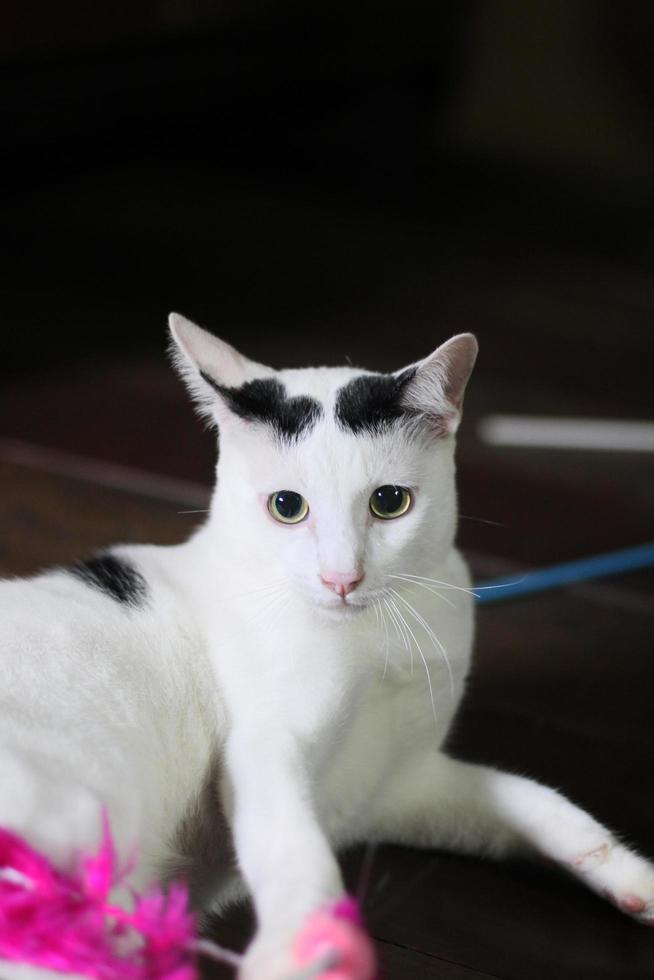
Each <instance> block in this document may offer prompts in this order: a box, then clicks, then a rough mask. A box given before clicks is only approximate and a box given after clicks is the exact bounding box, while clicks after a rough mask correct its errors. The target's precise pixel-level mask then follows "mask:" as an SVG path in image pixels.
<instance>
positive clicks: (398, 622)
mask: <svg viewBox="0 0 654 980" xmlns="http://www.w3.org/2000/svg"><path fill="white" fill-rule="evenodd" d="M384 592H386V593H388V589H384ZM384 605H385V606H386V608H387V609H388V615H389V616H390V617H391V622H392V623H393V625H394V627H395V630H396V632H397V635H398V637H399V638H400V641H401V643H402V645H403V647H404V649H405V650H406V651H407V653H408V654H409V656H410V658H411V673H412V674H413V647H412V646H411V643H410V642H409V634H408V633H407V631H406V627H405V624H404V623H403V622H402V619H401V617H399V616H398V615H397V609H396V608H395V604H394V602H393V600H392V599H390V600H389V599H384Z"/></svg>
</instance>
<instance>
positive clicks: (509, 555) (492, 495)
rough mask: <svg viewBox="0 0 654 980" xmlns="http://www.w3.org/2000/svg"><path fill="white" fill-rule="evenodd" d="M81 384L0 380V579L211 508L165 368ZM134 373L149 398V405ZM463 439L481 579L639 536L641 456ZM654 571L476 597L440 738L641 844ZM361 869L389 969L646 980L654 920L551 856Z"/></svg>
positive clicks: (652, 959) (191, 433) (468, 530)
mask: <svg viewBox="0 0 654 980" xmlns="http://www.w3.org/2000/svg"><path fill="white" fill-rule="evenodd" d="M112 372H113V373H112ZM137 379H138V383H137ZM79 385H81V388H78V389H75V388H74V386H73V390H72V391H71V387H70V384H69V385H60V386H59V387H57V385H56V384H55V385H53V387H52V388H50V389H48V390H47V392H45V393H44V387H43V384H42V382H39V384H38V385H35V386H34V388H30V385H29V383H27V382H24V381H23V382H21V383H20V384H16V385H14V386H12V385H7V386H6V387H5V389H4V391H3V392H2V393H1V394H0V419H1V420H2V423H1V425H0V574H2V575H13V574H28V573H30V572H33V571H36V570H37V569H39V568H41V567H43V566H44V565H48V564H50V563H55V562H63V561H68V560H70V559H73V558H76V557H79V556H81V555H84V554H86V553H88V552H89V551H92V550H93V549H95V548H97V547H99V546H102V545H104V544H108V543H110V542H112V541H116V540H122V541H125V540H133V541H155V542H160V543H168V542H175V541H180V540H182V539H183V538H184V537H185V536H186V535H187V534H188V533H189V531H190V529H191V528H192V527H194V526H195V525H196V524H197V523H198V521H200V520H201V519H202V515H201V514H198V513H188V511H198V510H201V509H202V507H203V505H204V501H205V500H206V496H207V487H208V480H209V478H210V471H211V465H212V450H211V442H210V439H208V438H207V437H206V435H204V434H202V433H201V431H200V427H199V426H198V425H197V424H196V422H195V420H194V419H193V418H192V416H191V412H190V411H189V410H188V409H187V408H186V407H185V406H184V398H183V395H182V394H181V391H180V390H179V388H178V387H177V386H176V384H175V382H174V381H172V379H170V380H164V373H163V368H161V367H158V366H156V365H151V364H150V365H144V366H142V367H141V368H140V369H139V371H138V372H136V373H135V372H134V371H133V370H132V369H126V368H121V367H120V366H118V367H115V368H113V369H111V371H107V370H105V369H103V370H102V371H101V370H98V371H97V372H96V374H95V375H94V376H93V377H89V376H88V374H85V376H84V377H83V379H82V380H80V382H79ZM144 387H145V389H146V390H147V391H148V392H150V393H151V394H152V393H154V392H156V395H157V399H156V404H151V405H150V407H148V406H147V405H145V404H144V400H143V390H144ZM482 387H483V384H482ZM80 392H82V393H83V395H84V399H83V404H84V407H85V410H84V412H83V413H82V415H83V417H78V418H77V424H76V430H75V440H74V442H72V441H71V439H70V435H69V433H70V427H69V425H68V421H67V420H68V416H69V413H73V411H74V409H73V406H74V405H75V406H77V414H78V416H79V414H80V413H79V404H80V401H79V399H80ZM35 399H37V403H38V405H40V406H41V409H42V411H38V410H37V409H35V408H34V405H35ZM45 400H47V409H46V407H45ZM107 402H110V403H111V406H112V411H111V413H110V415H111V417H110V418H108V417H107V415H108V413H107V412H106V410H105V408H106V403H107ZM28 406H29V410H28ZM137 406H140V408H139V411H135V407H137ZM71 418H72V414H71ZM26 419H27V420H28V421H27V422H26V421H25V420H26ZM30 419H31V421H29V420H30ZM162 419H163V420H164V423H165V424H162ZM473 431H474V411H473V418H472V419H471V421H470V424H469V432H468V435H467V436H466V437H465V438H464V440H463V445H462V452H461V467H460V483H461V511H462V514H463V515H464V518H463V519H462V521H461V540H462V543H463V545H464V547H465V549H466V552H467V554H468V555H469V557H470V560H471V562H472V565H473V569H474V571H475V574H476V576H477V578H478V579H481V578H485V577H488V576H490V575H492V574H495V573H497V572H502V571H506V570H510V569H518V568H519V569H524V568H525V567H529V565H530V564H533V563H540V562H542V563H547V562H553V561H556V560H560V559H563V558H569V557H570V558H571V557H576V556H579V555H582V554H584V553H592V552H597V551H600V550H602V549H604V548H609V547H617V546H620V545H628V544H636V543H638V542H639V541H641V540H645V539H646V537H647V535H648V534H649V536H650V537H651V530H652V523H651V482H650V483H649V487H648V483H647V481H648V480H650V481H651V475H652V474H651V464H649V463H648V464H646V463H645V462H643V460H642V459H639V458H636V457H631V456H629V455H625V456H624V457H623V458H622V459H621V460H620V462H619V465H617V464H616V463H615V462H607V461H606V460H605V461H602V459H601V458H592V459H580V458H575V457H574V456H565V455H556V454H554V455H552V454H549V455H548V456H547V458H546V459H544V457H542V456H541V455H539V454H538V453H533V452H532V453H531V454H530V453H527V452H524V451H522V452H510V451H503V452H502V451H499V450H494V451H492V452H491V451H489V450H488V449H485V448H484V447H483V446H481V445H480V444H478V443H476V441H475V440H474V438H473V436H472V433H473ZM136 463H138V464H139V465H138V468H136V469H135V464H136ZM157 474H159V475H157ZM485 521H493V522H496V523H493V524H488V523H484V522H485ZM652 584H653V578H652V575H651V573H646V572H641V573H636V574H631V575H629V576H624V577H622V578H620V579H614V580H611V581H606V582H603V583H596V584H593V585H591V584H586V585H583V586H582V585H579V586H576V587H574V588H570V589H567V590H566V591H563V592H556V593H555V592H552V593H548V594H542V595H536V596H533V597H532V598H529V599H523V600H521V601H509V602H505V603H501V604H498V605H496V606H488V607H484V608H482V609H481V610H480V613H479V618H478V642H477V658H476V666H475V670H474V673H473V677H472V681H471V684H470V691H469V695H468V697H467V699H466V701H465V704H464V707H463V710H462V712H461V714H460V717H459V720H458V724H457V725H456V728H455V731H454V733H453V735H452V739H451V751H452V752H453V753H455V754H457V755H459V756H461V757H464V758H466V759H471V760H478V761H483V762H488V763H492V764H496V765H499V766H503V767H505V768H508V769H510V770H512V771H514V772H520V773H525V774H529V775H532V776H534V777H536V778H539V779H542V780H544V781H546V782H548V783H550V784H552V785H554V786H557V787H558V788H560V789H562V790H563V791H564V792H566V793H567V794H568V795H569V796H571V797H572V798H573V799H574V800H576V801H577V802H579V803H581V804H583V805H584V806H586V807H587V808H589V809H590V810H592V811H593V813H595V814H596V815H597V816H598V817H599V818H600V819H601V820H603V821H604V822H606V823H608V824H609V825H612V826H613V827H615V828H616V829H617V830H618V831H620V833H622V834H623V835H624V837H625V838H626V839H627V840H628V841H630V842H632V843H633V844H634V845H636V846H637V847H639V848H640V849H641V850H643V851H644V852H646V853H648V854H650V855H651V856H653V857H654V725H653V724H652V719H653V717H654V714H653V705H654V656H653V655H652V654H653V652H654V647H653V644H652V634H653V628H654V604H653V603H652V601H651V594H652V588H651V587H652ZM363 862H364V855H363V854H362V853H361V852H357V853H353V854H350V855H347V856H345V858H344V866H345V869H346V875H347V878H348V881H349V883H350V888H351V889H352V890H354V891H356V890H357V889H358V888H360V887H363V885H364V884H365V900H364V905H365V914H366V917H367V920H368V923H369V926H370V928H371V930H372V933H373V935H374V937H375V939H376V941H377V945H378V949H379V954H380V958H381V963H382V971H383V977H385V978H386V980H426V978H432V980H473V978H481V977H497V978H502V980H552V978H556V980H586V978H588V980H591V978H592V980H641V978H642V980H645V978H651V977H653V976H654V930H648V929H646V928H643V927H641V926H638V925H635V924H634V923H633V922H631V921H630V920H629V919H627V918H625V917H623V916H622V915H620V914H619V913H618V912H616V911H614V910H613V909H612V908H611V907H610V906H609V905H607V904H606V903H604V902H602V901H601V900H599V899H598V898H597V897H595V896H594V895H592V894H590V893H589V892H587V891H585V890H584V889H583V888H582V887H580V886H579V885H578V884H577V883H576V882H575V881H573V880H571V879H569V878H567V877H566V876H565V875H564V874H562V873H560V872H558V871H557V870H555V869H552V868H549V867H545V866H540V865H539V866H536V865H531V864H526V863H525V864H523V863H511V864H493V863H489V862H482V861H478V860H472V859H468V858H463V857H457V856H452V855H449V854H443V853H424V852H418V851H412V850H408V849H403V848H398V847H385V848H381V849H379V850H378V851H377V852H376V853H375V854H374V855H372V871H371V874H370V875H369V877H366V876H365V875H363V872H362V867H363ZM250 929H251V919H250V916H249V913H248V910H247V909H236V910H234V912H233V914H232V915H230V916H228V917H227V918H226V919H225V920H224V921H221V922H218V921H217V922H215V924H214V928H213V932H214V934H215V936H216V937H217V938H218V939H219V940H220V941H221V942H223V943H226V944H234V945H239V944H242V943H243V942H244V941H245V938H246V936H247V934H248V932H249V930H250ZM206 976H207V977H215V978H218V977H222V976H226V974H225V973H223V972H222V971H220V970H218V969H212V968H209V967H208V968H207V971H206Z"/></svg>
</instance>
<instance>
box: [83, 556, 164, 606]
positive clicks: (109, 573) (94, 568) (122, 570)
mask: <svg viewBox="0 0 654 980" xmlns="http://www.w3.org/2000/svg"><path fill="white" fill-rule="evenodd" d="M68 571H69V572H70V574H71V575H75V576H76V577H77V578H78V579H79V580H80V581H81V582H84V584H85V585H88V586H90V587H91V588H92V589H97V590H98V591H99V592H104V594H105V595H107V596H109V598H110V599H115V600H116V602H122V603H123V604H124V605H126V606H140V605H141V604H142V603H143V602H144V601H145V599H146V597H147V591H148V590H147V586H146V582H145V579H144V578H143V576H142V575H141V573H140V572H139V571H137V570H136V569H135V568H134V566H133V565H130V563H129V562H127V561H125V559H124V558H117V557H116V555H111V554H109V553H106V554H102V555H96V556H95V557H93V558H87V559H85V560H84V561H78V562H75V564H74V565H71V566H70V567H69V568H68Z"/></svg>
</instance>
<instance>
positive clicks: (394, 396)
mask: <svg viewBox="0 0 654 980" xmlns="http://www.w3.org/2000/svg"><path fill="white" fill-rule="evenodd" d="M415 373H416V369H415V368H407V369H406V371H402V373H401V374H361V375H359V377H358V378H353V379H352V381H348V383H347V384H346V385H343V387H342V388H340V389H339V391H338V394H337V396H336V405H335V408H334V414H335V416H336V421H337V422H338V424H339V425H340V426H341V428H344V429H350V431H351V432H381V431H383V430H384V429H387V428H388V427H389V426H390V425H392V424H393V423H394V422H396V421H398V420H400V419H406V418H409V417H411V416H413V415H414V414H415V413H414V412H413V411H412V410H411V409H409V408H405V407H404V406H403V405H402V404H401V395H402V391H403V389H404V386H405V385H406V384H407V383H408V382H409V381H411V379H412V378H413V377H415Z"/></svg>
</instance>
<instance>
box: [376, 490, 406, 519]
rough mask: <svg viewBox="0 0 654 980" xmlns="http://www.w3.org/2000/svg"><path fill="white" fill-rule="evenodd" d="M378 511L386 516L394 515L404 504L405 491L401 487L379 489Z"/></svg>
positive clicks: (377, 491) (377, 495) (377, 497)
mask: <svg viewBox="0 0 654 980" xmlns="http://www.w3.org/2000/svg"><path fill="white" fill-rule="evenodd" d="M375 503H376V504H377V509H378V510H380V511H381V512H382V513H384V514H394V513H395V511H397V510H400V508H401V507H402V504H403V503H404V491H403V490H402V488H401V487H391V486H388V487H379V488H378V489H377V490H375Z"/></svg>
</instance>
